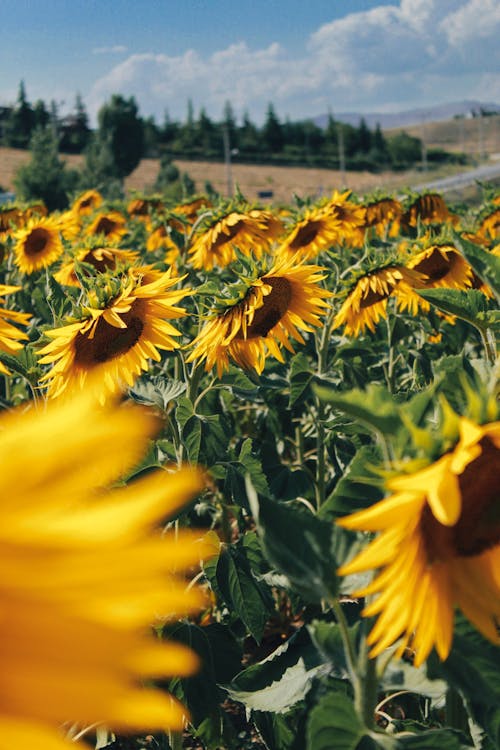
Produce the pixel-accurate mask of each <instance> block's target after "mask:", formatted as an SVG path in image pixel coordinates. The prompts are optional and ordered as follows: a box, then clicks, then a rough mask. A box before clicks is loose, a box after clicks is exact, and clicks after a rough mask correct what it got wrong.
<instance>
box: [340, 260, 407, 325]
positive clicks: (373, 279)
mask: <svg viewBox="0 0 500 750" xmlns="http://www.w3.org/2000/svg"><path fill="white" fill-rule="evenodd" d="M419 284H420V277H419V274H418V273H416V272H413V271H411V270H409V269H407V268H405V267H404V266H403V265H399V264H389V265H387V264H386V265H384V266H379V267H378V268H374V269H373V270H371V271H369V272H367V273H366V272H365V273H363V275H361V276H358V278H357V279H356V281H355V282H354V283H353V284H352V285H351V287H350V289H349V292H348V294H347V296H346V298H345V300H344V302H343V303H342V305H341V307H340V309H339V310H338V312H337V314H336V315H335V318H334V321H333V327H334V328H338V327H339V326H341V325H343V326H344V333H345V334H346V335H347V336H359V335H360V334H362V333H364V331H365V330H366V329H367V328H368V330H370V331H371V332H372V333H373V332H374V331H375V326H376V325H377V324H378V322H379V321H380V320H381V319H382V318H385V317H386V315H387V301H388V299H389V297H391V296H393V297H395V298H396V304H397V305H398V307H400V309H409V310H410V311H411V312H412V313H413V314H415V312H416V310H417V309H418V300H419V299H420V298H419V297H418V294H417V293H416V292H415V291H414V288H415V287H417V286H418V285H419Z"/></svg>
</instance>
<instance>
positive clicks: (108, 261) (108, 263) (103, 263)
mask: <svg viewBox="0 0 500 750" xmlns="http://www.w3.org/2000/svg"><path fill="white" fill-rule="evenodd" d="M82 263H89V264H90V265H91V266H94V268H95V269H96V271H99V273H104V271H106V270H107V269H108V268H111V269H112V270H114V269H115V268H116V263H115V259H114V258H113V257H108V256H106V255H104V254H103V256H102V258H97V257H96V256H95V254H94V253H93V252H92V250H91V251H90V252H88V253H87V255H86V256H85V257H84V258H83V259H82Z"/></svg>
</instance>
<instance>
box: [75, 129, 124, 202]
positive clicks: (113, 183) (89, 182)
mask: <svg viewBox="0 0 500 750" xmlns="http://www.w3.org/2000/svg"><path fill="white" fill-rule="evenodd" d="M79 188H80V189H81V190H89V189H91V188H95V189H96V190H98V191H99V192H100V193H102V195H104V196H105V197H106V198H108V199H115V198H121V197H123V185H122V179H121V177H120V175H119V173H118V169H117V166H116V161H115V157H114V154H113V150H112V147H111V138H110V137H109V136H106V135H104V134H103V133H102V132H101V133H99V132H98V133H95V134H94V136H93V137H92V139H91V140H90V143H89V145H88V146H87V148H86V149H85V164H84V167H83V170H82V172H81V175H80V182H79Z"/></svg>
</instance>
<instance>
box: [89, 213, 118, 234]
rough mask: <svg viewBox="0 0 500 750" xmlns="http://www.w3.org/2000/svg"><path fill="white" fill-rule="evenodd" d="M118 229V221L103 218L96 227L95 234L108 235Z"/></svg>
mask: <svg viewBox="0 0 500 750" xmlns="http://www.w3.org/2000/svg"><path fill="white" fill-rule="evenodd" d="M117 228H118V224H117V223H116V221H113V220H112V219H108V217H107V216H102V217H101V218H100V219H99V221H98V222H97V224H96V226H95V229H94V234H104V235H108V234H111V232H113V231H114V230H115V229H117Z"/></svg>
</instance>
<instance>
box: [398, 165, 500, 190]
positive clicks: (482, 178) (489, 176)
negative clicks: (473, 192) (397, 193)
mask: <svg viewBox="0 0 500 750" xmlns="http://www.w3.org/2000/svg"><path fill="white" fill-rule="evenodd" d="M496 177H500V161H499V162H497V163H496V164H488V165H487V166H483V167H477V168H476V169H470V170H469V171H468V172H460V174H456V175H453V176H452V177H443V178H442V179H441V180H433V181H432V182H425V183H422V184H421V185H415V186H414V187H413V188H412V190H414V191H415V192H417V193H419V192H421V191H422V190H436V191H437V192H439V193H446V192H447V191H448V190H458V189H460V188H464V187H467V186H468V185H473V184H474V183H475V182H476V181H479V182H487V181H488V180H494V179H495V178H496Z"/></svg>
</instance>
